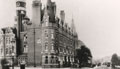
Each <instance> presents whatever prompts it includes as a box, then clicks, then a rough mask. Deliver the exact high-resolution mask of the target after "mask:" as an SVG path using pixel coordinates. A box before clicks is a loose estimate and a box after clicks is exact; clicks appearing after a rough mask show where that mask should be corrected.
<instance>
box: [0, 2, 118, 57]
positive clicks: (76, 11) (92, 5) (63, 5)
mask: <svg viewBox="0 0 120 69" xmlns="http://www.w3.org/2000/svg"><path fill="white" fill-rule="evenodd" d="M31 1H32V0H27V10H28V11H27V12H28V14H29V15H28V16H29V17H31V15H32V14H31ZM42 1H43V0H42ZM54 1H56V3H57V10H58V12H59V11H60V10H65V12H66V22H68V23H70V21H71V20H70V19H71V17H72V15H73V17H74V21H75V25H76V29H77V32H78V35H79V39H80V40H82V41H83V42H84V43H85V44H86V46H88V47H89V48H90V49H91V51H92V54H93V57H94V58H101V57H104V56H109V55H112V54H113V53H118V55H120V0H54ZM43 2H44V3H45V0H44V1H43ZM15 14H16V13H15V0H0V22H1V23H0V27H6V26H12V25H13V24H14V23H15V22H14V16H15Z"/></svg>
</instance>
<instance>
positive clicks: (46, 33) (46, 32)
mask: <svg viewBox="0 0 120 69" xmlns="http://www.w3.org/2000/svg"><path fill="white" fill-rule="evenodd" d="M45 37H46V38H48V31H47V30H45Z"/></svg>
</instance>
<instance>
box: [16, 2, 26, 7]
mask: <svg viewBox="0 0 120 69" xmlns="http://www.w3.org/2000/svg"><path fill="white" fill-rule="evenodd" d="M16 6H17V7H25V6H26V3H25V2H16Z"/></svg>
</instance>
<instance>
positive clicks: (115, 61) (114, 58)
mask: <svg viewBox="0 0 120 69" xmlns="http://www.w3.org/2000/svg"><path fill="white" fill-rule="evenodd" d="M111 63H112V67H115V65H119V66H120V59H119V56H118V55H117V54H116V53H115V54H113V55H112V58H111Z"/></svg>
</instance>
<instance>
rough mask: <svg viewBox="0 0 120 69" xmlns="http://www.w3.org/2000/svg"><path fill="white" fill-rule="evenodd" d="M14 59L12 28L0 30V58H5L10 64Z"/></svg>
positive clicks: (14, 49) (14, 40) (14, 47)
mask: <svg viewBox="0 0 120 69" xmlns="http://www.w3.org/2000/svg"><path fill="white" fill-rule="evenodd" d="M12 57H14V58H16V34H15V29H14V28H10V27H7V28H3V29H1V30H0V58H1V59H2V58H6V59H8V61H9V62H10V63H11V62H12Z"/></svg>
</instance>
